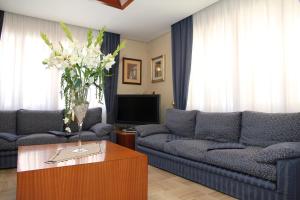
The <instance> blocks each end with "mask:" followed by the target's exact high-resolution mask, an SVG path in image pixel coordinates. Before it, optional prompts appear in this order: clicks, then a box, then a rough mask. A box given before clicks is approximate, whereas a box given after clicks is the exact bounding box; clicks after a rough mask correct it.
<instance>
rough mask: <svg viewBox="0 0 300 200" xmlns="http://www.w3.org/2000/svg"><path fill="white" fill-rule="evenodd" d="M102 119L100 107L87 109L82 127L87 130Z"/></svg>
mask: <svg viewBox="0 0 300 200" xmlns="http://www.w3.org/2000/svg"><path fill="white" fill-rule="evenodd" d="M101 121H102V108H100V107H98V108H90V109H88V111H87V113H86V116H85V118H84V121H83V125H82V129H83V130H89V129H90V128H91V127H92V126H93V125H95V124H97V123H101Z"/></svg>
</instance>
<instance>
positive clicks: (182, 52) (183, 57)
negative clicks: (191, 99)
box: [172, 16, 193, 110]
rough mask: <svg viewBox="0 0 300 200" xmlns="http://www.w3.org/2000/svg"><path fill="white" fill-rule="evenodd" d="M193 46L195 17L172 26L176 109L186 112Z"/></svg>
mask: <svg viewBox="0 0 300 200" xmlns="http://www.w3.org/2000/svg"><path fill="white" fill-rule="evenodd" d="M192 45H193V16H190V17H187V18H185V19H183V20H181V21H179V22H177V23H175V24H173V25H172V62H173V63H172V65H173V66H172V69H173V93H174V104H175V105H174V107H175V108H177V109H181V110H185V109H186V103H187V96H188V88H189V80H190V72H191V62H192Z"/></svg>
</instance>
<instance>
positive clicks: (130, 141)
mask: <svg viewBox="0 0 300 200" xmlns="http://www.w3.org/2000/svg"><path fill="white" fill-rule="evenodd" d="M135 134H136V133H132V132H126V131H122V130H117V131H116V135H117V144H119V145H122V146H124V147H127V148H129V149H132V150H135Z"/></svg>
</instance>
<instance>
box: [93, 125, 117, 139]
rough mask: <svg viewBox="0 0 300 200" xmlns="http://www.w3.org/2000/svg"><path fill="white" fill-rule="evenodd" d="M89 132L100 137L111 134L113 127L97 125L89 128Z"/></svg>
mask: <svg viewBox="0 0 300 200" xmlns="http://www.w3.org/2000/svg"><path fill="white" fill-rule="evenodd" d="M90 131H92V132H94V133H95V134H96V136H97V137H99V138H100V137H102V136H104V135H108V134H110V133H111V132H113V126H112V125H110V124H104V123H97V124H95V125H93V126H92V127H91V128H90Z"/></svg>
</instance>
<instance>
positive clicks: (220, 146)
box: [207, 143, 246, 151]
mask: <svg viewBox="0 0 300 200" xmlns="http://www.w3.org/2000/svg"><path fill="white" fill-rule="evenodd" d="M245 148H246V146H245V145H243V144H241V143H218V144H212V145H210V146H209V147H208V148H207V151H212V150H217V149H245Z"/></svg>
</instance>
